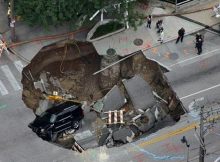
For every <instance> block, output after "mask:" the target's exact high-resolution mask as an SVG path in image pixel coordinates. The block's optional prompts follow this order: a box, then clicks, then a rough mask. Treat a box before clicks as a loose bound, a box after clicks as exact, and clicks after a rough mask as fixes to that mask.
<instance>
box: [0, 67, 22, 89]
mask: <svg viewBox="0 0 220 162" xmlns="http://www.w3.org/2000/svg"><path fill="white" fill-rule="evenodd" d="M1 69H2V71H3V73H4V74H5V76H6V77H7V78H8V81H9V82H10V83H11V85H12V87H13V88H14V90H20V89H21V87H20V85H19V84H18V82H17V80H16V79H15V77H14V75H13V74H12V72H11V70H10V69H9V67H8V65H3V66H1Z"/></svg>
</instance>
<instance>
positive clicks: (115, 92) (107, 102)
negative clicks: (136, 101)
mask: <svg viewBox="0 0 220 162" xmlns="http://www.w3.org/2000/svg"><path fill="white" fill-rule="evenodd" d="M126 102H127V100H126V98H125V96H124V95H123V94H122V93H121V92H120V89H119V88H118V86H116V85H115V86H114V87H113V88H112V89H111V90H110V91H109V92H108V93H107V94H106V95H105V96H104V98H103V104H104V106H103V110H102V111H103V112H107V111H114V110H119V109H120V108H121V107H122V106H123V105H124V104H125V103H126Z"/></svg>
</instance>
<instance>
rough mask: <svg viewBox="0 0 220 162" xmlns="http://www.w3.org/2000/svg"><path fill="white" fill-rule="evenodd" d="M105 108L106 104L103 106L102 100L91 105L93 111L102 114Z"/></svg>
mask: <svg viewBox="0 0 220 162" xmlns="http://www.w3.org/2000/svg"><path fill="white" fill-rule="evenodd" d="M103 107H104V104H103V101H102V99H100V100H98V101H96V102H95V103H93V104H92V105H91V109H92V110H94V111H96V112H98V113H101V112H102V109H103Z"/></svg>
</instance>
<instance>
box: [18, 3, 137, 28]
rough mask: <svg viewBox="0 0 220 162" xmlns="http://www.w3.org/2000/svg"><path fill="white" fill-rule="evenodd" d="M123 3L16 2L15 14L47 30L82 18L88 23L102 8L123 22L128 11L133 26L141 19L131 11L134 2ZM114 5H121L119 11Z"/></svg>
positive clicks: (32, 24) (30, 23)
mask: <svg viewBox="0 0 220 162" xmlns="http://www.w3.org/2000/svg"><path fill="white" fill-rule="evenodd" d="M125 2H126V0H16V1H15V13H16V15H18V16H21V17H22V19H23V20H24V21H26V22H27V23H28V24H29V25H31V26H35V25H41V26H44V27H45V28H48V27H49V26H56V25H60V24H63V23H65V22H70V23H71V24H75V23H76V22H77V21H79V19H82V17H83V20H85V21H89V17H91V16H92V15H93V14H94V13H95V12H96V11H97V10H99V9H102V8H105V9H106V10H107V16H108V17H110V18H114V19H117V20H119V21H124V12H125V11H126V10H128V12H129V17H128V21H129V22H130V24H131V25H132V26H135V21H139V20H140V19H141V15H139V14H137V13H135V12H134V10H133V7H134V6H135V3H136V2H129V3H128V5H126V4H125ZM116 3H121V5H120V10H118V9H117V8H114V6H113V5H112V4H116ZM85 16H87V17H86V18H85ZM98 16H99V15H98ZM105 16H106V13H105Z"/></svg>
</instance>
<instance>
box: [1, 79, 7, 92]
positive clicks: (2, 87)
mask: <svg viewBox="0 0 220 162" xmlns="http://www.w3.org/2000/svg"><path fill="white" fill-rule="evenodd" d="M0 92H1V95H2V96H4V95H7V94H8V90H7V89H6V87H5V86H4V84H3V83H2V81H1V80H0Z"/></svg>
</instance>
